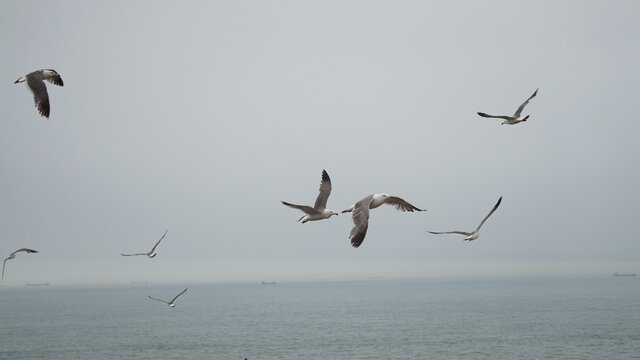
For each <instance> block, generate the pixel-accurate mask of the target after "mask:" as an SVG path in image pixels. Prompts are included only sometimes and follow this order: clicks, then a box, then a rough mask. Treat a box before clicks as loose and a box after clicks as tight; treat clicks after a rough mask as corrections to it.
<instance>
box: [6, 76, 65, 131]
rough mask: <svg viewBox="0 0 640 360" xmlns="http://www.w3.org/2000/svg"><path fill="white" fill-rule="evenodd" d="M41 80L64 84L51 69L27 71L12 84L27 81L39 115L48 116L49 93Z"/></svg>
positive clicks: (59, 84)
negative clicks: (27, 72)
mask: <svg viewBox="0 0 640 360" xmlns="http://www.w3.org/2000/svg"><path fill="white" fill-rule="evenodd" d="M43 80H47V81H48V82H50V83H52V84H54V85H58V86H64V83H63V82H62V78H61V77H60V74H58V73H57V72H56V71H55V70H52V69H42V70H36V71H34V72H32V73H29V74H27V75H25V76H23V77H21V78H19V79H18V80H16V81H15V82H14V84H17V83H21V82H25V81H26V82H27V86H28V87H29V90H31V92H32V93H33V101H34V102H35V104H36V107H37V108H38V111H39V112H40V115H42V116H44V117H46V118H47V119H48V118H49V94H48V93H47V87H46V85H45V84H44V81H43Z"/></svg>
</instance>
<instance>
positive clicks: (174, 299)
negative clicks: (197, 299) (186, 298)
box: [170, 288, 188, 303]
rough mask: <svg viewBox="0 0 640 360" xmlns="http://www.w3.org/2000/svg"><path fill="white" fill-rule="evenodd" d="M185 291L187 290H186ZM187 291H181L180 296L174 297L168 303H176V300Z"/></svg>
mask: <svg viewBox="0 0 640 360" xmlns="http://www.w3.org/2000/svg"><path fill="white" fill-rule="evenodd" d="M187 289H188V288H187ZM187 289H184V290H182V292H181V293H180V294H178V295H176V297H174V298H173V299H171V301H170V302H171V303H173V302H174V301H176V299H177V298H179V297H180V295H182V294H184V293H186V292H187Z"/></svg>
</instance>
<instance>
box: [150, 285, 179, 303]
mask: <svg viewBox="0 0 640 360" xmlns="http://www.w3.org/2000/svg"><path fill="white" fill-rule="evenodd" d="M187 289H188V288H187ZM187 289H184V290H182V292H181V293H180V294H178V295H176V297H174V298H173V299H171V301H164V300H162V299H156V298H154V297H151V296H149V299H153V300H156V301H162V302H163V303H165V304H167V305H169V307H174V306H176V304H175V301H176V299H177V298H178V297H180V295H182V294H184V293H185V292H187ZM147 296H148V295H147Z"/></svg>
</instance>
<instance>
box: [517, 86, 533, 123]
mask: <svg viewBox="0 0 640 360" xmlns="http://www.w3.org/2000/svg"><path fill="white" fill-rule="evenodd" d="M536 95H538V89H536V91H534V92H533V95H531V96H529V98H528V99H527V100H525V102H523V103H522V105H520V107H519V108H518V110H516V112H515V114H513V116H514V117H516V118H519V117H520V114H522V110H524V107H525V106H527V104H528V103H529V100H531V99H533V98H534V97H536Z"/></svg>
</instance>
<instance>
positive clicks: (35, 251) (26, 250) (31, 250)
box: [9, 248, 38, 256]
mask: <svg viewBox="0 0 640 360" xmlns="http://www.w3.org/2000/svg"><path fill="white" fill-rule="evenodd" d="M21 251H24V252H26V253H29V254H32V253H37V252H38V250H33V249H27V248H22V249H19V250H16V251H14V252H12V253H11V255H15V254H17V253H19V252H21ZM11 255H9V256H11Z"/></svg>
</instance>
